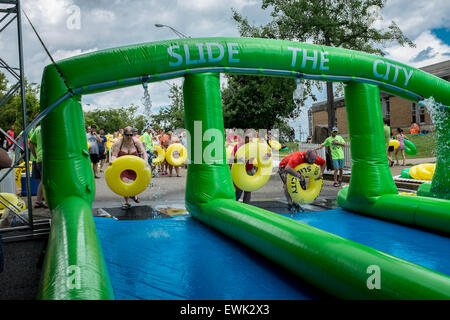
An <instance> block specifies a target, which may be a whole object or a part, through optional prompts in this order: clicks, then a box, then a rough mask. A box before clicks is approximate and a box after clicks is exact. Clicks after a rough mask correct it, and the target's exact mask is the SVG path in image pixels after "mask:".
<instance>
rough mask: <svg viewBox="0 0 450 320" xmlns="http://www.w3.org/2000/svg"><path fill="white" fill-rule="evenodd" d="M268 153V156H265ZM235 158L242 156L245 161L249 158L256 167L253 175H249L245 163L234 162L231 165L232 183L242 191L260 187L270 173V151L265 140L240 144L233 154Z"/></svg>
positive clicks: (254, 189)
mask: <svg viewBox="0 0 450 320" xmlns="http://www.w3.org/2000/svg"><path fill="white" fill-rule="evenodd" d="M267 154H270V157H266V155H267ZM235 158H236V159H239V158H244V159H245V163H246V162H247V161H249V160H251V159H253V160H252V161H251V163H252V164H253V165H255V167H257V168H258V169H257V171H256V173H255V174H254V175H249V174H248V173H247V170H246V169H245V163H242V162H236V163H233V166H232V167H231V178H232V179H233V182H234V184H235V185H236V186H237V187H238V188H239V189H241V190H244V191H250V192H251V191H256V190H258V189H260V188H262V187H263V186H264V185H265V184H266V183H267V181H269V179H270V175H271V174H272V152H271V150H270V148H269V146H268V145H267V143H265V142H259V143H256V142H251V143H247V144H244V145H242V146H241V147H240V148H239V149H238V150H237V151H236V154H235Z"/></svg>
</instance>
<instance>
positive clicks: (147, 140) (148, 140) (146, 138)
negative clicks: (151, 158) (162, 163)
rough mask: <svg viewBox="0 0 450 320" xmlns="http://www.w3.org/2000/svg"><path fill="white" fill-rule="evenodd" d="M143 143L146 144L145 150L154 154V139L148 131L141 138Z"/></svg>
mask: <svg viewBox="0 0 450 320" xmlns="http://www.w3.org/2000/svg"><path fill="white" fill-rule="evenodd" d="M141 141H142V143H144V146H145V150H146V151H149V152H153V137H152V134H151V133H150V134H149V133H148V132H147V131H146V132H144V134H143V135H142V137H141Z"/></svg>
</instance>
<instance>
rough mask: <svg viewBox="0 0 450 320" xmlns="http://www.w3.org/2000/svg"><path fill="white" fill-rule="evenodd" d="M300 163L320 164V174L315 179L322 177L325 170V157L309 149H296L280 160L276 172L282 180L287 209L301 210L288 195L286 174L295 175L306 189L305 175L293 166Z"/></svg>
mask: <svg viewBox="0 0 450 320" xmlns="http://www.w3.org/2000/svg"><path fill="white" fill-rule="evenodd" d="M301 163H309V164H313V163H315V164H317V165H319V166H320V170H321V171H320V175H319V176H318V177H317V178H316V180H320V179H322V176H323V172H324V171H325V166H326V162H325V159H323V158H322V157H319V156H318V155H317V151H315V150H313V149H310V150H307V151H296V152H293V153H291V154H290V155H288V156H286V157H284V158H283V160H281V162H280V164H279V166H278V174H279V175H280V178H281V181H282V182H283V190H284V195H285V196H286V199H287V201H288V209H289V211H291V210H296V211H299V210H301V207H300V205H299V204H298V203H294V201H293V200H292V198H291V196H290V195H289V192H288V190H287V185H286V182H287V174H291V175H293V176H294V177H297V178H298V179H299V180H300V185H301V187H302V189H303V190H306V181H305V177H304V176H303V175H302V174H301V173H299V172H297V171H295V167H296V166H298V165H299V164H301Z"/></svg>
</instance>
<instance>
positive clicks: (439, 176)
mask: <svg viewBox="0 0 450 320" xmlns="http://www.w3.org/2000/svg"><path fill="white" fill-rule="evenodd" d="M419 106H423V107H425V108H427V110H428V112H429V113H430V117H431V120H432V121H433V124H434V128H435V132H436V170H435V173H434V176H433V181H432V183H431V185H427V186H425V185H421V186H420V188H419V190H418V192H417V194H418V195H420V196H427V197H434V198H442V199H449V200H450V108H449V107H448V106H445V105H442V104H440V103H437V102H436V101H435V100H434V98H433V97H430V98H428V99H425V100H422V101H420V102H419Z"/></svg>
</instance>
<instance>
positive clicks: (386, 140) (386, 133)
mask: <svg viewBox="0 0 450 320" xmlns="http://www.w3.org/2000/svg"><path fill="white" fill-rule="evenodd" d="M389 140H391V127H389V126H388V125H386V124H385V125H384V143H385V144H386V148H387V147H388V145H389Z"/></svg>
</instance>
